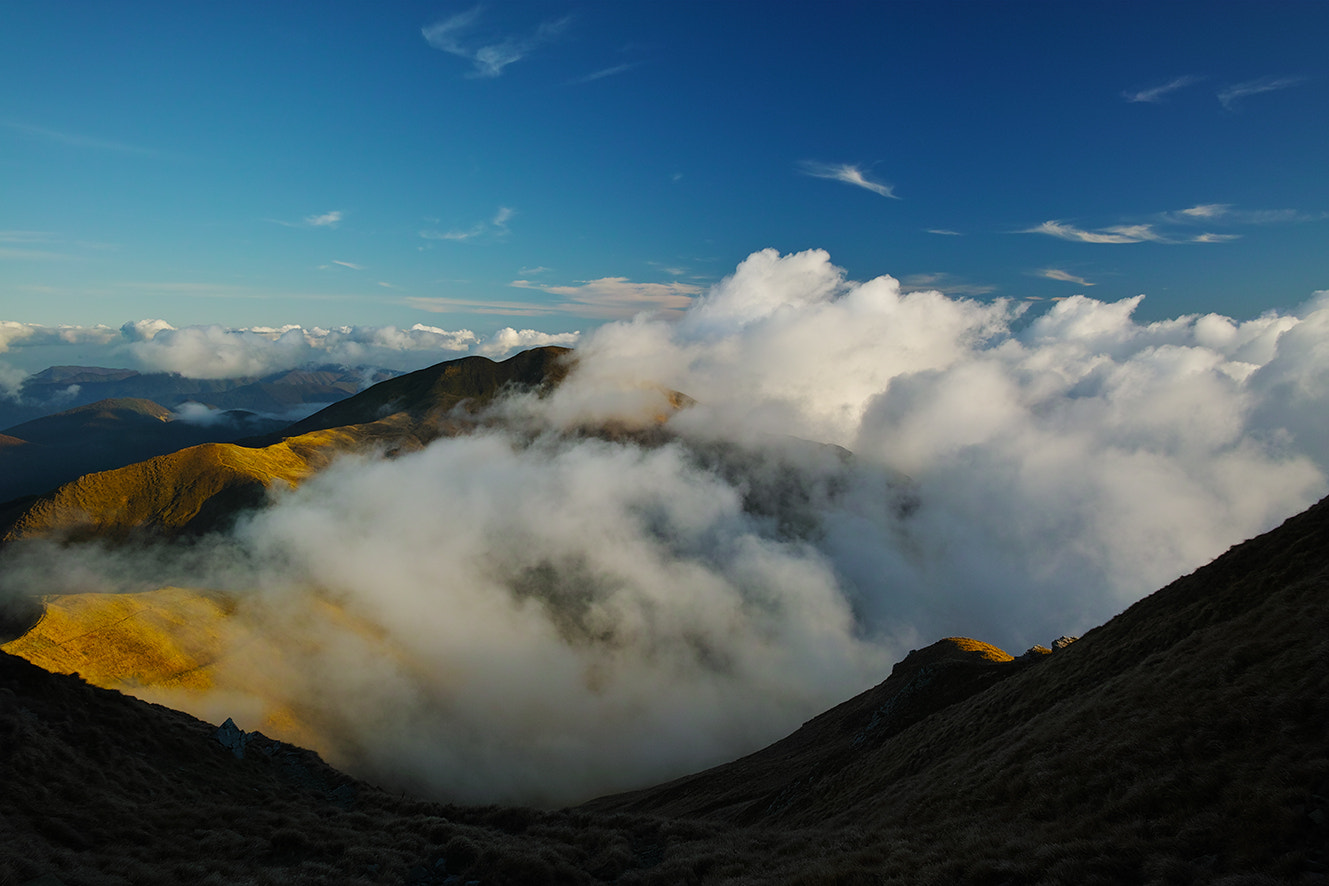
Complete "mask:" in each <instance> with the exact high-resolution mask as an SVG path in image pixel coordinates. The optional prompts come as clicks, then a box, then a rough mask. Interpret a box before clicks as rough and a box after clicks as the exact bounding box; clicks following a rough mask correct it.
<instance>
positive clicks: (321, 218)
mask: <svg viewBox="0 0 1329 886" xmlns="http://www.w3.org/2000/svg"><path fill="white" fill-rule="evenodd" d="M344 218H346V213H345V212H343V211H342V210H340V209H334V210H332V211H330V212H323V213H315V214H313V215H306V216H305V217H304V218H302V219H301V220H300V221H298V222H292V221H284V220H282V219H280V218H265V219H264V221H268V222H272V223H273V224H274V225H281V226H282V227H284V228H335V227H337V225H339V224H341V222H342V219H344Z"/></svg>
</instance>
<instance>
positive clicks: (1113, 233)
mask: <svg viewBox="0 0 1329 886" xmlns="http://www.w3.org/2000/svg"><path fill="white" fill-rule="evenodd" d="M1017 233H1020V234H1047V235H1048V236H1049V237H1057V238H1060V239H1062V240H1071V241H1074V242H1079V243H1221V242H1223V241H1225V240H1231V239H1234V237H1235V235H1223V234H1208V233H1205V234H1198V235H1189V234H1187V235H1179V234H1164V233H1162V232H1160V231H1159V230H1158V229H1157V228H1156V226H1155V225H1154V224H1152V223H1150V224H1131V225H1110V226H1108V227H1105V228H1099V229H1098V230H1096V231H1089V230H1084V229H1082V228H1077V227H1075V226H1074V225H1070V224H1066V223H1065V222H1062V221H1058V220H1056V219H1052V220H1049V221H1045V222H1043V223H1042V224H1041V225H1038V226H1036V227H1032V228H1026V229H1024V230H1022V231H1018V232H1017Z"/></svg>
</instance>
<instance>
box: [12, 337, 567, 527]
mask: <svg viewBox="0 0 1329 886" xmlns="http://www.w3.org/2000/svg"><path fill="white" fill-rule="evenodd" d="M568 353H569V351H568V349H566V348H536V349H534V350H531V351H525V352H523V353H521V354H518V355H517V356H515V357H511V358H509V359H508V360H505V361H503V362H501V363H495V362H494V361H492V360H489V359H487V358H484V357H466V358H463V359H460V360H452V361H448V362H446V363H440V364H438V365H436V366H432V367H430V368H428V369H422V370H419V371H418V372H412V373H409V374H407V375H403V376H399V377H397V378H393V379H389V380H388V381H384V382H379V383H378V384H377V385H374V386H373V387H371V388H369V389H367V390H365V391H363V392H361V393H360V394H357V395H355V396H353V397H350V398H348V399H347V400H345V401H343V402H341V403H337V404H333V405H332V406H330V407H328V408H326V409H324V410H322V411H320V412H318V413H316V414H315V415H313V416H310V417H309V418H308V419H305V420H303V421H299V422H297V423H295V424H294V425H290V426H287V427H285V428H283V429H281V430H280V431H277V432H275V433H270V434H267V435H260V436H257V437H253V436H248V434H247V433H246V432H245V431H244V430H243V429H244V428H246V427H248V428H249V429H250V430H249V431H248V433H250V434H252V433H254V430H253V428H254V425H253V424H252V423H248V424H243V423H242V424H240V425H238V426H236V427H238V428H239V429H240V430H238V431H237V430H232V432H231V433H230V434H229V435H223V434H220V433H219V429H218V428H217V427H216V426H213V427H211V428H199V427H197V426H193V425H189V424H188V423H185V422H170V423H167V422H166V421H165V419H166V418H168V417H170V415H171V413H170V412H169V411H167V410H165V409H163V408H162V407H161V406H159V405H158V404H155V403H152V402H151V401H146V400H128V401H126V400H114V401H103V402H102V403H97V404H92V405H90V406H85V407H79V408H75V409H72V410H68V411H67V412H64V413H61V414H59V415H56V416H50V417H48V418H44V419H39V420H36V421H34V422H29V423H27V424H24V425H20V426H18V427H17V428H15V429H12V430H14V431H15V432H17V431H20V430H25V429H35V430H36V432H37V433H36V434H35V436H37V437H38V438H39V439H41V440H48V441H54V442H51V443H48V444H46V446H45V447H43V446H39V445H37V444H33V445H31V446H16V447H12V448H9V449H4V450H0V466H4V465H5V460H6V459H7V458H9V457H10V455H9V454H10V453H13V456H14V458H15V461H14V462H13V463H14V464H18V465H22V464H24V462H21V461H19V458H20V457H21V458H23V459H26V460H27V461H26V464H28V465H35V466H39V467H42V468H43V469H44V470H45V471H46V472H47V474H48V475H55V474H57V473H59V472H62V471H63V472H64V473H65V474H69V472H70V471H73V470H76V469H77V467H78V466H81V465H87V464H89V463H91V462H93V461H94V460H95V459H102V460H104V461H107V462H110V463H111V465H124V467H110V469H106V470H97V469H92V470H93V471H95V472H91V473H89V472H86V471H79V472H78V473H76V474H74V475H73V476H75V477H77V478H78V479H69V478H68V477H66V478H65V479H67V480H68V482H65V483H64V484H63V485H61V486H59V487H58V488H56V489H52V490H50V491H47V492H43V493H42V494H40V495H36V496H32V495H29V496H28V497H27V498H23V499H18V500H15V501H10V502H9V503H7V504H4V505H0V539H8V540H13V539H15V538H20V537H27V536H33V535H44V534H60V533H66V534H68V533H73V534H74V535H75V536H78V537H89V536H90V535H102V536H108V537H116V538H123V537H127V536H128V535H130V534H133V533H135V532H141V531H149V532H151V533H152V534H155V535H168V536H169V535H176V534H179V533H181V532H187V533H198V532H204V531H208V530H210V529H213V528H216V527H217V526H220V525H225V523H226V522H227V521H228V520H229V519H230V518H231V517H233V516H234V514H235V513H236V512H238V511H239V510H242V509H244V508H247V507H253V506H255V505H257V504H258V503H260V502H261V501H262V498H263V493H264V490H265V489H266V488H267V487H268V486H269V485H271V483H272V482H274V481H275V480H280V481H283V482H286V483H290V484H294V483H297V482H298V481H299V480H300V479H301V478H303V477H305V476H307V475H308V474H309V473H311V472H313V471H315V470H318V469H319V468H321V467H323V466H324V465H326V464H327V463H328V462H329V461H330V460H331V459H332V458H333V457H334V456H335V455H336V454H338V453H342V452H350V451H359V450H363V449H366V448H375V449H379V450H384V451H387V452H389V453H391V452H396V451H409V450H412V449H418V448H419V447H421V446H423V445H424V444H425V443H427V442H428V441H429V440H430V439H433V438H434V437H436V436H438V435H440V434H443V433H456V432H460V431H464V430H467V429H469V427H470V424H468V423H467V422H466V421H463V420H459V419H456V418H454V417H453V416H454V415H455V414H456V413H457V411H458V410H460V411H461V413H463V414H465V413H466V412H467V410H468V409H470V410H474V409H479V408H480V407H482V406H483V405H485V404H487V403H490V402H492V401H493V399H494V398H495V397H497V396H499V395H500V394H501V393H503V392H504V391H509V390H516V389H526V390H529V389H538V388H540V387H541V386H545V385H553V384H557V383H558V381H560V380H561V379H562V378H563V377H564V376H565V375H566V373H567V363H566V357H567V355H568ZM176 425H179V426H180V428H179V433H182V434H185V435H188V434H195V435H198V436H203V437H204V439H216V438H217V437H219V436H220V437H221V439H223V440H226V439H228V438H229V439H230V440H237V441H239V442H242V443H243V444H244V445H229V444H225V445H218V444H215V443H209V444H207V445H199V446H191V443H190V442H187V441H186V439H187V438H183V437H181V436H176V437H174V438H172V437H171V434H172V433H177V432H176V429H175V426H176ZM205 435H210V437H209V436H205ZM172 439H174V440H176V441H178V442H179V443H180V444H181V445H183V446H187V447H190V448H181V445H172V444H171V442H170V441H171V440H172ZM59 441H69V442H68V443H67V444H64V445H61V444H60V443H59ZM135 447H137V449H135ZM153 447H156V448H158V449H159V451H161V452H165V453H167V454H164V455H156V457H153V458H146V456H144V460H142V461H139V460H137V459H133V458H129V457H128V454H129V453H131V452H132V451H139V452H142V451H145V450H147V449H149V448H153ZM83 450H87V451H86V452H84V451H83ZM29 451H31V452H32V454H31V455H29V454H28V453H29ZM108 467H109V466H108ZM7 476H9V477H10V479H9V481H8V482H9V483H10V485H13V486H15V487H16V488H17V489H18V490H19V491H18V492H15V493H14V494H15V495H22V494H23V493H24V492H25V491H30V490H31V489H32V487H33V486H34V484H36V483H37V480H36V479H35V478H37V477H39V476H41V475H39V474H38V472H37V468H36V467H33V468H32V469H31V471H30V472H29V473H22V474H13V475H7ZM38 488H39V489H40V490H45V489H49V485H46V486H39V487H38ZM0 500H2V499H0Z"/></svg>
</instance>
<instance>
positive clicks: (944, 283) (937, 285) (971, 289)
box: [900, 273, 997, 298]
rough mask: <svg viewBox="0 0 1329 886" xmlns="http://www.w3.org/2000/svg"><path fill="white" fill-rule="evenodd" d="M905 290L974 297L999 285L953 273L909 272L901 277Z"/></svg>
mask: <svg viewBox="0 0 1329 886" xmlns="http://www.w3.org/2000/svg"><path fill="white" fill-rule="evenodd" d="M900 289H901V291H903V292H930V291H936V292H943V293H945V294H946V295H949V296H955V297H960V298H974V297H978V296H982V295H989V294H991V293H993V292H996V291H997V287H995V286H992V285H989V284H987V283H971V282H969V281H967V280H963V279H961V278H959V277H955V276H953V275H951V274H943V273H938V274H909V275H908V276H905V277H902V278H901V279H900Z"/></svg>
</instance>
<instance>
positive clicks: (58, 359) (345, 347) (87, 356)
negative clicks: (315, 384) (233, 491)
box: [0, 320, 481, 378]
mask: <svg viewBox="0 0 1329 886" xmlns="http://www.w3.org/2000/svg"><path fill="white" fill-rule="evenodd" d="M480 341H481V339H480V337H479V336H477V335H476V334H475V333H474V332H472V331H471V330H469V329H457V330H452V331H449V330H445V329H441V328H439V327H435V326H425V325H421V324H416V325H415V326H412V327H411V328H410V329H399V328H398V327H395V326H342V327H338V328H335V329H323V328H320V327H308V328H306V327H302V326H295V325H291V326H280V327H257V326H256V327H249V328H244V329H228V328H225V327H222V326H185V327H181V328H176V327H174V326H172V325H171V324H170V323H168V322H166V321H165V320H136V321H132V322H129V323H125V324H124V325H123V326H121V327H120V328H119V329H113V328H111V327H109V326H58V327H48V326H37V325H33V324H25V323H15V322H12V321H0V354H3V353H6V352H9V353H8V355H7V357H8V359H9V360H10V362H11V363H12V364H13V367H11V368H21V369H22V370H23V374H24V375H27V374H29V373H31V372H35V371H38V370H40V369H44V368H46V367H47V366H52V365H60V364H76V365H97V366H110V367H120V368H127V369H137V370H140V371H143V372H178V373H180V374H181V375H185V376H188V377H191V378H227V377H233V376H252V375H265V374H268V373H272V372H279V371H282V370H287V369H294V368H297V367H299V366H304V365H308V364H311V363H313V364H317V363H338V364H343V365H347V366H363V365H368V366H379V367H383V368H385V369H395V370H400V371H410V370H414V369H420V368H423V367H425V366H428V365H431V364H433V363H438V362H441V361H443V360H450V359H453V358H454V357H457V356H460V355H463V354H466V353H469V352H470V351H471V350H472V349H473V348H474V347H476V346H477V345H478V344H479V343H480Z"/></svg>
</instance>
